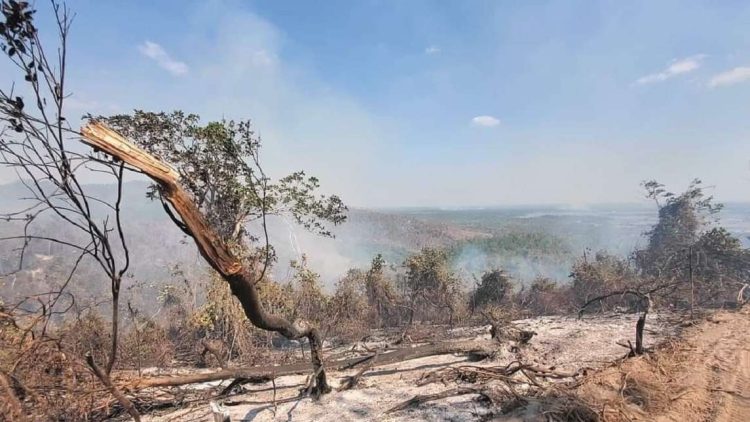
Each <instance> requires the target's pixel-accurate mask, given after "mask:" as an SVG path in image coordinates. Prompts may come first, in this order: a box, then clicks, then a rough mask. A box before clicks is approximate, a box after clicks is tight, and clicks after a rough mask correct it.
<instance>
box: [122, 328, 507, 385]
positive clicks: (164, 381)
mask: <svg viewBox="0 0 750 422" xmlns="http://www.w3.org/2000/svg"><path fill="white" fill-rule="evenodd" d="M496 348H497V343H496V342H494V341H482V340H468V341H453V342H443V343H436V344H426V345H422V346H416V347H405V348H402V349H396V350H394V351H391V352H385V353H378V352H376V354H377V361H376V362H373V358H374V354H373V355H368V356H362V357H356V358H351V359H342V360H336V361H327V362H325V366H326V368H328V369H329V370H346V369H351V368H353V367H355V366H358V365H361V364H366V363H372V366H373V367H378V366H384V365H389V364H393V363H398V362H403V361H406V360H411V359H419V358H424V357H427V356H436V355H446V354H451V353H475V354H481V355H484V356H488V355H490V354H492V353H494V352H495V351H496ZM308 370H309V367H308V365H307V364H291V365H283V366H260V367H250V368H232V369H224V370H221V371H216V372H211V373H204V374H191V375H184V376H174V377H169V376H167V377H154V378H142V379H138V380H135V381H130V382H129V383H128V385H127V388H128V389H141V388H148V387H173V386H178V385H186V384H196V383H202V382H210V381H219V380H226V379H234V378H248V379H256V380H268V379H272V378H275V377H280V376H285V375H296V374H302V373H305V372H307V371H308ZM123 387H125V386H123Z"/></svg>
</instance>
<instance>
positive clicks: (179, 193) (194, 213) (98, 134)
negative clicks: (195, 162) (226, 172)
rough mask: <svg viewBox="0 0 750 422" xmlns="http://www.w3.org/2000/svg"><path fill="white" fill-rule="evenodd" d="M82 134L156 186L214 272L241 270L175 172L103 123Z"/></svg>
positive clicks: (85, 140)
mask: <svg viewBox="0 0 750 422" xmlns="http://www.w3.org/2000/svg"><path fill="white" fill-rule="evenodd" d="M81 134H82V135H83V139H82V141H83V143H85V144H87V145H90V146H92V147H93V148H95V149H97V150H100V151H102V152H104V153H106V154H109V155H111V156H113V157H115V158H117V159H119V160H122V161H123V162H125V163H126V164H128V165H130V166H132V167H135V168H137V169H138V170H140V171H142V172H143V173H145V174H146V175H147V176H149V177H150V178H151V179H153V180H154V181H155V182H157V183H159V185H160V186H161V192H162V195H163V196H164V198H165V199H166V200H167V201H168V202H169V203H170V204H171V205H172V207H173V208H174V209H175V211H177V213H178V214H179V215H180V217H181V218H182V222H183V223H184V224H185V226H186V228H187V230H189V232H190V234H191V235H192V236H193V238H195V241H196V243H197V244H198V249H199V250H200V252H201V254H202V255H203V257H204V258H206V261H207V262H208V263H209V264H211V266H212V267H213V268H214V269H215V270H216V271H218V272H219V273H220V274H222V275H224V276H232V275H234V274H237V273H238V272H240V271H241V270H242V264H241V263H240V262H239V260H238V259H237V258H236V257H235V256H234V255H233V254H232V253H231V251H230V250H229V248H228V247H227V245H226V244H225V243H224V242H223V241H222V240H221V239H220V238H219V237H218V236H217V235H216V234H215V233H214V231H213V230H212V229H211V228H210V227H209V225H208V223H207V222H206V219H205V218H204V217H203V213H201V211H200V210H199V209H198V207H197V206H196V205H195V203H194V202H193V200H192V198H191V197H190V194H188V192H187V191H185V189H184V188H183V187H182V185H181V184H180V182H179V181H180V174H179V173H178V172H177V170H175V169H174V168H173V167H172V166H170V165H169V164H167V163H165V162H163V161H161V160H160V159H158V158H157V157H154V156H153V155H151V154H149V153H148V152H147V151H145V150H143V149H142V148H141V147H139V146H138V145H136V144H134V143H133V142H131V141H129V140H128V139H126V138H125V137H124V136H122V135H120V134H119V133H117V132H115V131H114V130H112V129H110V128H108V127H107V126H106V125H104V124H102V123H99V122H92V123H89V124H87V125H85V126H84V127H83V128H81Z"/></svg>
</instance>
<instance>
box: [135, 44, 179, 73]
mask: <svg viewBox="0 0 750 422" xmlns="http://www.w3.org/2000/svg"><path fill="white" fill-rule="evenodd" d="M138 51H140V52H141V54H143V55H144V56H146V57H148V58H150V59H152V60H153V61H155V62H156V63H157V64H158V65H159V67H161V68H162V69H164V70H166V71H167V72H169V73H171V74H173V75H175V76H179V75H184V74H186V73H187V72H188V66H187V65H186V64H185V63H183V62H181V61H178V60H175V59H173V58H172V57H171V56H170V55H169V54H168V53H167V52H166V51H164V48H162V46H160V45H159V44H157V43H155V42H151V41H146V42H145V43H143V44H141V45H139V46H138Z"/></svg>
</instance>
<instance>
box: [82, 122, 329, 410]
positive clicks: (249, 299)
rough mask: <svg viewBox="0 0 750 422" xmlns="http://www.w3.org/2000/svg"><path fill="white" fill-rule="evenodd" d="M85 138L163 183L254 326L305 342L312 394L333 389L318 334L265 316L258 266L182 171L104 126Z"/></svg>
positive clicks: (87, 129)
mask: <svg viewBox="0 0 750 422" xmlns="http://www.w3.org/2000/svg"><path fill="white" fill-rule="evenodd" d="M81 134H82V135H83V138H82V140H83V142H84V143H85V144H87V145H90V146H92V147H94V148H96V149H98V150H101V151H103V152H105V153H107V154H109V155H111V156H113V157H115V158H117V159H120V160H122V161H123V162H125V163H126V164H128V165H130V166H133V167H135V168H137V169H138V170H140V171H142V172H143V173H145V174H146V175H147V176H149V177H150V178H151V179H153V180H154V181H155V182H157V183H158V184H159V186H160V188H161V192H162V195H163V197H164V198H165V199H166V201H167V202H169V204H170V205H171V206H172V207H173V208H174V210H175V211H176V212H177V214H178V215H179V216H180V218H181V219H182V222H176V223H177V224H182V226H181V228H182V229H183V230H184V231H185V232H186V233H188V234H189V235H190V236H191V237H192V238H193V240H194V241H195V243H196V245H197V246H198V250H199V251H200V253H201V255H202V256H203V258H204V259H205V260H206V262H208V264H210V265H211V267H212V268H213V269H214V270H216V271H217V272H218V273H219V274H220V275H221V277H222V278H223V279H224V280H225V281H226V282H227V283H228V284H229V287H230V289H231V291H232V294H233V295H234V296H235V297H237V299H239V301H240V304H241V305H242V309H243V310H244V312H245V315H246V316H247V318H248V319H249V320H250V322H252V324H253V325H255V326H256V327H258V328H261V329H264V330H268V331H274V332H277V333H279V334H281V335H283V336H284V337H286V338H288V339H291V340H297V339H301V338H303V337H304V338H307V340H308V341H309V342H310V352H311V353H310V354H311V357H312V364H313V368H314V373H315V374H317V375H316V384H315V388H314V390H313V392H314V394H315V395H316V396H317V395H320V394H324V393H328V392H329V391H331V387H330V386H329V385H328V382H327V380H326V373H325V370H323V359H322V356H321V355H322V341H321V338H320V334H319V332H318V330H317V329H316V328H315V327H313V326H311V325H310V324H309V323H307V322H305V321H294V322H290V321H287V320H285V319H284V318H282V317H279V316H277V315H272V314H269V313H268V312H266V310H265V309H264V308H263V304H262V303H261V301H260V298H259V295H258V289H257V287H256V282H257V281H258V280H257V279H256V275H255V271H254V268H251V267H250V266H246V265H243V264H242V262H241V260H240V259H239V258H238V257H236V256H234V254H233V253H232V251H231V249H230V248H229V247H228V245H227V244H226V243H225V242H224V241H223V240H222V239H221V238H220V237H219V236H218V235H217V234H216V232H215V231H214V230H213V229H212V228H211V227H210V226H209V225H208V223H207V222H206V218H205V217H204V216H203V213H202V212H201V211H200V209H199V208H198V206H197V205H196V204H195V203H194V202H193V200H192V198H191V197H190V195H189V194H188V193H187V191H185V189H184V188H183V187H182V185H181V184H180V175H179V173H178V172H177V171H176V170H175V169H173V168H172V167H171V166H169V165H168V164H166V163H164V162H162V161H161V160H159V159H158V158H156V157H154V156H152V155H151V154H149V153H148V152H146V151H144V150H143V149H141V148H140V147H138V146H137V145H135V144H133V143H132V142H130V141H128V140H127V139H125V138H124V137H123V136H121V135H120V134H118V133H117V132H115V131H113V130H111V129H109V128H108V127H106V126H105V125H103V124H101V123H90V124H88V125H86V126H84V127H83V128H82V129H81Z"/></svg>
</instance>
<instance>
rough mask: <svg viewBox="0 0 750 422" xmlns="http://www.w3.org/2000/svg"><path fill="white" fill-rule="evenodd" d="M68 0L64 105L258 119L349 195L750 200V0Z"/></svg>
mask: <svg viewBox="0 0 750 422" xmlns="http://www.w3.org/2000/svg"><path fill="white" fill-rule="evenodd" d="M68 4H69V6H70V7H71V8H72V9H73V10H74V11H75V13H76V18H75V21H74V24H73V28H72V34H71V39H70V45H69V49H70V65H69V69H68V71H69V78H70V79H69V91H70V92H71V93H72V94H73V95H72V97H71V98H70V100H69V107H70V108H69V111H70V114H71V115H72V116H74V117H75V116H78V115H81V114H83V113H84V112H93V113H103V114H111V113H115V112H127V111H128V110H131V109H133V108H143V109H147V110H171V109H175V108H179V109H183V110H185V111H189V112H195V113H198V114H200V115H202V116H203V117H204V118H205V119H217V118H221V117H222V116H225V117H229V118H252V119H253V120H254V122H255V125H256V128H257V130H258V131H259V132H260V134H261V135H262V138H263V142H264V155H265V157H264V159H265V163H266V167H267V168H268V170H270V172H271V173H273V174H276V175H282V174H284V173H286V172H290V171H293V170H297V169H305V170H307V171H308V172H309V173H310V174H314V175H317V176H319V177H320V179H321V183H322V184H323V186H324V188H325V190H326V191H327V192H335V193H338V194H340V195H341V196H342V197H343V199H344V200H345V202H347V203H349V204H351V205H355V206H377V207H386V206H401V205H418V206H481V205H512V204H534V203H568V204H576V205H580V204H586V203H601V202H634V201H639V200H640V199H641V197H642V190H641V189H640V187H639V183H640V181H642V180H644V179H650V178H656V179H658V180H660V181H662V182H664V183H666V184H667V185H668V187H670V188H672V189H674V190H680V189H682V188H684V187H685V186H686V185H687V184H688V183H689V181H690V180H691V179H692V178H695V177H699V178H701V179H703V180H704V182H705V183H706V184H708V185H715V186H716V187H715V189H714V194H715V195H716V196H717V197H718V199H719V200H723V201H735V200H740V201H746V200H748V199H750V118H749V117H750V101H749V100H750V2H744V1H723V2H715V1H705V2H699V1H658V2H655V1H642V2H637V1H627V2H625V1H603V2H594V1H581V2H575V1H565V2H561V1H549V2H544V1H516V2H509V1H460V2H459V1H416V0H410V1H396V0H394V1H375V0H371V1H324V2H311V1H248V2H239V1H237V2H219V1H196V2H192V1H153V0H152V1H128V2H122V1H119V2H114V1H93V0H91V1H83V0H81V1H71V2H69V3H68ZM37 8H38V9H39V11H40V12H39V13H40V15H41V16H40V18H44V17H49V7H48V5H47V3H46V2H45V1H42V0H38V1H37ZM52 29H53V28H52V27H50V26H49V25H46V26H44V27H42V28H41V30H42V32H44V31H47V32H49V31H50V30H52ZM0 71H1V72H2V73H1V74H0V81H3V82H4V83H6V82H9V81H11V80H12V79H11V75H10V74H9V71H10V68H9V67H8V66H7V65H3V66H0ZM15 79H16V80H19V79H20V80H21V81H22V78H15Z"/></svg>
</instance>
